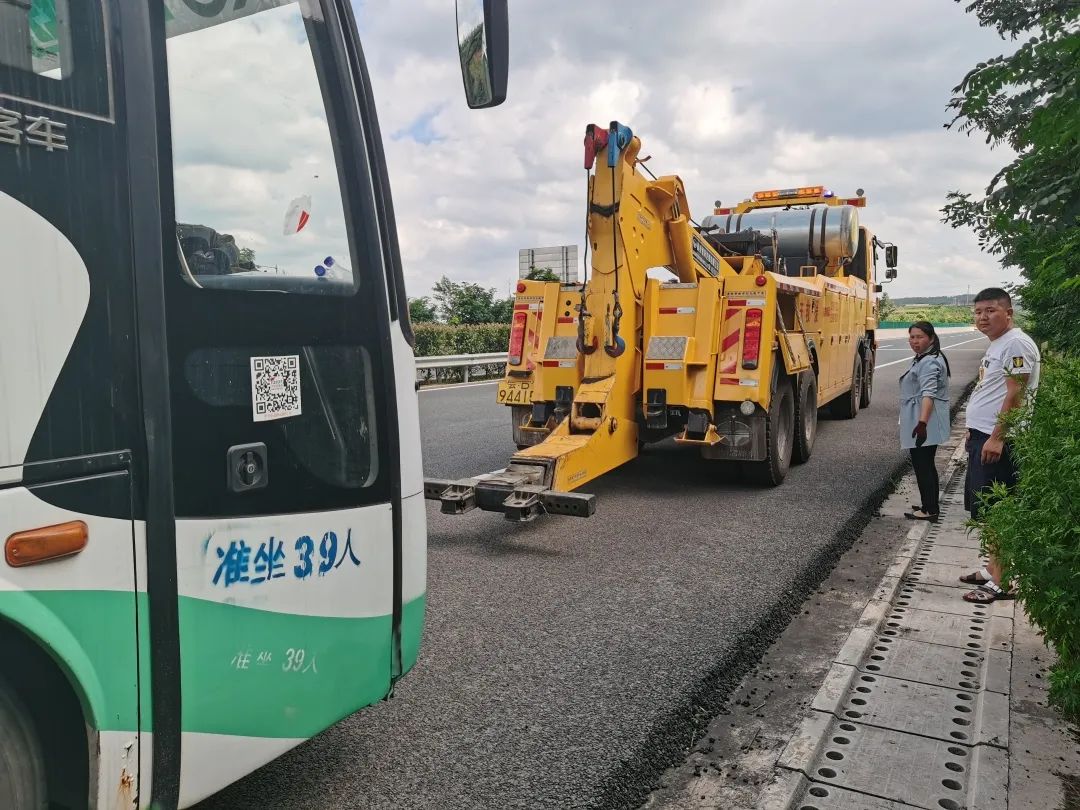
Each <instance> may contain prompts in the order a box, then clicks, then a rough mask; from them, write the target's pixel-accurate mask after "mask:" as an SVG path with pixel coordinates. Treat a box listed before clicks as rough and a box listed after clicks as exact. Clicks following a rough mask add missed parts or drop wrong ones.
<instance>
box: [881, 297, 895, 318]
mask: <svg viewBox="0 0 1080 810" xmlns="http://www.w3.org/2000/svg"><path fill="white" fill-rule="evenodd" d="M877 306H878V320H879V321H887V320H889V318H890V317H891V316H892V315H893V314H894V313H895V312H896V308H897V307H896V304H894V303H893V300H892V299H891V298H889V294H888V293H882V294H881V298H879V299H878V305H877Z"/></svg>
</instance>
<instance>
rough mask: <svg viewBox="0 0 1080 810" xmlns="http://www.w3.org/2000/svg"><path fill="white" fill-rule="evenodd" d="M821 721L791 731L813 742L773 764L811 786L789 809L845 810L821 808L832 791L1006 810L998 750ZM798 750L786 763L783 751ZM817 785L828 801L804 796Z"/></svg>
mask: <svg viewBox="0 0 1080 810" xmlns="http://www.w3.org/2000/svg"><path fill="white" fill-rule="evenodd" d="M822 716H824V717H826V718H829V719H828V721H827V726H825V727H822V724H821V721H820V720H818V721H817V722H816V723H813V722H810V721H808V723H804V725H803V727H802V728H801V729H800V731H799V735H798V736H800V737H802V735H804V734H809V735H813V738H814V739H813V742H811V744H810V745H809V746H806V747H803V746H801V745H795V746H790V745H789V747H788V749H787V750H786V751H785V754H784V756H783V757H782V758H781V762H780V764H781V765H782V766H783V767H785V768H795V769H797V770H801V771H802V772H803V773H804V774H805V775H806V776H807V777H808V778H809V779H810V780H812V782H814V783H817V784H811V785H809V786H808V787H807V788H806V790H805V792H804V798H803V799H802V800H801V803H799V802H796V803H794V804H792V805H790V806H791V807H795V808H807V807H814V808H818V810H829V808H832V807H834V806H835V807H850V806H851V805H847V804H836V805H833V804H830V803H828V800H829V799H830V796H831V791H832V790H833V789H834V788H840V789H845V790H849V791H857V792H859V793H864V794H868V795H870V796H876V797H879V798H881V799H889V800H892V801H894V802H903V803H905V804H910V805H915V806H916V807H926V808H942V807H952V806H953V805H951V804H948V802H954V803H955V807H956V808H962V807H977V808H979V810H998V809H999V808H1002V809H1003V808H1005V807H1006V793H1007V779H1008V770H1009V769H1008V754H1007V752H1006V751H1004V750H1002V749H1000V748H995V747H991V746H985V745H976V746H970V745H965V744H962V743H958V742H946V741H943V740H935V739H931V738H928V737H922V736H919V735H916V734H906V733H904V732H900V731H896V730H893V729H885V728H876V727H874V726H867V725H863V724H861V723H855V722H850V721H846V720H836V719H835V718H832V717H831V715H822ZM811 726H813V727H811ZM819 735H820V736H819ZM793 742H795V741H794V740H793ZM798 748H802V749H803V751H804V752H805V753H804V755H802V756H800V755H799V754H797V753H793V754H792V755H790V756H789V754H788V752H789V751H792V750H793V749H798ZM976 774H977V775H978V778H977V779H976V778H974V777H975V775H976ZM819 786H820V787H824V788H825V790H827V791H830V795H825V796H820V795H815V794H813V793H811V792H810V791H812V790H813V789H814V788H815V787H819ZM819 793H820V791H819ZM842 798H844V799H846V798H850V797H842ZM811 799H813V800H815V801H811ZM815 802H817V803H815ZM943 802H945V803H943ZM856 806H860V807H862V806H866V807H870V806H872V805H869V804H866V805H856Z"/></svg>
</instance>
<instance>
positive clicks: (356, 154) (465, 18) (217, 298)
mask: <svg viewBox="0 0 1080 810" xmlns="http://www.w3.org/2000/svg"><path fill="white" fill-rule="evenodd" d="M466 5H468V8H462V9H459V10H458V30H459V34H458V47H459V57H460V58H459V61H460V62H461V66H462V72H463V78H464V82H465V89H466V95H467V99H468V101H469V104H470V106H472V107H484V106H492V105H494V104H498V103H499V102H501V101H502V98H503V97H504V96H505V92H506V61H507V59H506V51H507V33H506V4H505V0H501V2H500V0H472V2H469V3H468V4H466ZM447 33H448V35H449V31H448V32H447ZM451 53H452V49H450V48H448V55H450V54H451ZM410 343H411V330H410V327H409V323H408V307H407V301H406V298H405V291H404V286H403V282H402V271H401V266H400V258H399V253H398V245H397V237H396V234H395V223H394V214H393V208H392V204H391V198H390V186H389V182H388V179H387V172H386V164H385V160H384V157H383V151H382V144H381V139H380V135H379V128H378V123H377V121H376V116H375V106H374V101H373V98H372V93H371V86H370V82H369V78H368V74H367V70H366V68H365V64H364V57H363V53H362V50H361V41H360V37H359V35H358V33H357V26H356V22H355V20H354V17H353V10H352V7H351V5H350V0H0V541H2V542H3V543H4V561H3V562H2V563H0V808H3V809H4V810H23V808H28V809H30V810H39V809H40V808H46V807H51V808H84V807H94V808H103V809H104V808H108V810H119V809H120V808H137V807H151V806H152V807H155V808H173V807H178V806H181V807H183V806H188V805H191V804H193V803H195V802H197V801H199V800H200V799H202V798H203V797H205V796H208V795H209V794H211V793H213V792H215V791H217V790H219V789H220V788H222V787H223V786H225V785H227V784H228V783H230V782H232V781H234V780H236V779H237V778H239V777H241V776H242V775H244V774H246V773H248V772H250V771H252V770H253V769H255V768H257V767H259V766H260V765H262V764H264V763H266V762H268V761H269V760H271V759H273V758H274V757H276V756H278V755H280V754H281V753H282V752H284V751H286V750H288V749H289V748H291V747H293V746H295V745H297V744H298V743H300V742H302V741H303V740H305V739H307V738H310V737H311V736H313V735H315V734H317V733H318V732H319V731H321V730H323V729H325V728H327V727H328V726H330V725H331V724H333V723H335V722H336V721H338V720H340V719H341V718H343V717H345V716H347V715H349V714H350V713H352V712H355V711H356V710H358V709H360V708H361V707H364V706H367V705H369V704H371V703H373V702H375V701H378V700H380V699H382V698H384V697H385V696H387V695H388V694H389V693H390V691H391V689H392V688H393V685H394V682H395V681H396V680H397V679H398V678H400V677H401V676H402V675H403V674H405V673H406V672H408V670H409V669H410V667H412V665H413V663H414V662H415V660H416V657H417V652H418V648H419V645H420V636H421V628H422V624H423V615H424V595H425V582H426V573H425V565H426V530H425V512H424V501H423V492H422V489H423V485H422V470H421V463H420V438H419V417H418V407H417V398H416V392H415V388H414V376H415V375H414V370H413V368H414V367H413V354H412V348H411V345H410Z"/></svg>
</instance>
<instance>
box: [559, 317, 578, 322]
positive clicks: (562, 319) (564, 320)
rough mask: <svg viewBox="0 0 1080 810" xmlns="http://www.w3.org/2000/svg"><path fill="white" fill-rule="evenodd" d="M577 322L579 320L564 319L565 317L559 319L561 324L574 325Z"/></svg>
mask: <svg viewBox="0 0 1080 810" xmlns="http://www.w3.org/2000/svg"><path fill="white" fill-rule="evenodd" d="M576 320H577V318H563V317H560V318H559V323H573V322H574V321H576Z"/></svg>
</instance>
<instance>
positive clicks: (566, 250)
mask: <svg viewBox="0 0 1080 810" xmlns="http://www.w3.org/2000/svg"><path fill="white" fill-rule="evenodd" d="M534 267H535V268H536V269H537V270H542V269H544V268H545V267H546V268H548V269H549V270H551V272H552V273H554V274H555V275H557V276H558V277H559V278H560V279H561V280H562V283H563V284H576V283H577V280H578V247H577V245H559V246H556V247H538V248H522V249H521V250H519V251H518V278H525V277H526V276H527V275H529V271H530V270H532V269H533V268H534Z"/></svg>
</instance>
